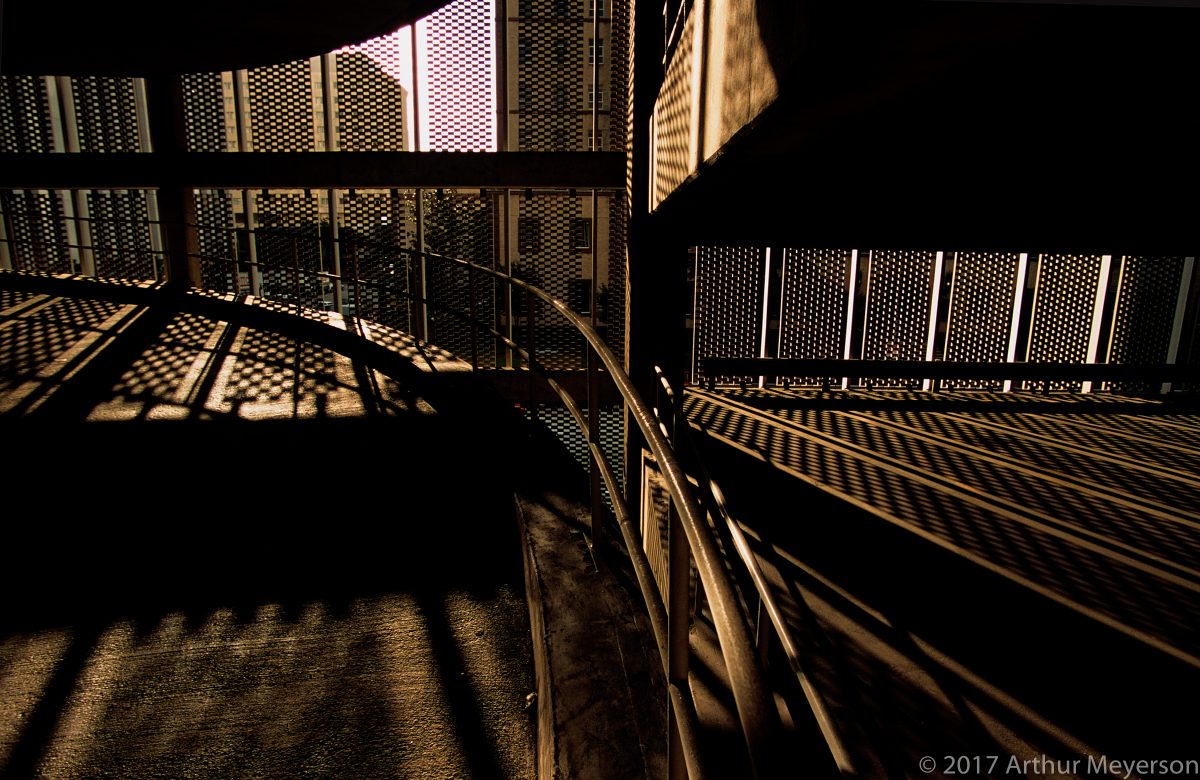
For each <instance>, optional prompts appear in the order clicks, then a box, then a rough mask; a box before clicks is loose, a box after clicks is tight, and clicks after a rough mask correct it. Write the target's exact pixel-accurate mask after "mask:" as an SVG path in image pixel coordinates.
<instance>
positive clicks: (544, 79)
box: [516, 8, 607, 152]
mask: <svg viewBox="0 0 1200 780" xmlns="http://www.w3.org/2000/svg"><path fill="white" fill-rule="evenodd" d="M516 27H517V41H518V50H519V51H520V50H524V52H525V56H524V57H523V58H522V57H521V56H520V54H518V57H517V91H518V96H519V94H520V93H521V92H522V91H524V92H525V93H526V94H527V96H528V97H527V100H528V103H527V105H528V108H524V109H521V108H520V107H519V105H518V108H519V110H518V115H517V139H516V140H517V148H518V149H519V150H520V151H535V152H570V151H586V150H587V142H586V140H585V139H586V134H585V133H584V127H585V125H586V126H587V127H591V114H590V113H587V112H584V111H583V110H582V109H583V107H584V106H585V105H586V103H585V102H584V101H585V100H586V99H587V98H586V90H587V86H586V85H587V84H588V83H590V81H589V75H588V73H589V68H590V66H589V65H587V64H586V63H587V60H586V54H587V35H586V34H585V32H584V31H585V29H587V30H590V29H591V25H590V24H585V21H584V20H583V19H582V18H580V19H567V18H549V17H545V16H542V15H540V14H538V9H536V8H535V9H534V15H531V16H529V17H526V18H522V19H521V20H520V21H519V22H518V23H517V25H516ZM606 55H607V52H606ZM606 60H607V56H606ZM606 97H607V96H606Z"/></svg>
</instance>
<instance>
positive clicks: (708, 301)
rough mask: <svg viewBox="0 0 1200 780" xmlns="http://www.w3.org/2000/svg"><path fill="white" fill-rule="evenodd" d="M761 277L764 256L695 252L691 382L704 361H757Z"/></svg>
mask: <svg viewBox="0 0 1200 780" xmlns="http://www.w3.org/2000/svg"><path fill="white" fill-rule="evenodd" d="M765 271H766V253H765V252H764V251H763V250H762V249H746V248H730V247H699V248H698V249H697V250H696V309H695V322H696V331H695V353H694V359H695V366H694V374H693V375H694V376H706V375H704V360H705V358H710V357H758V355H759V351H760V346H761V339H762V316H763V305H762V304H763V277H764V273H765ZM712 378H713V379H715V380H717V381H726V380H729V379H735V377H712Z"/></svg>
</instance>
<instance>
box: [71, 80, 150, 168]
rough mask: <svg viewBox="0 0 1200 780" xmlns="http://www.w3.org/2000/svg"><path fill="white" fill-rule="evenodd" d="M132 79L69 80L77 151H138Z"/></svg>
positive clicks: (136, 119)
mask: <svg viewBox="0 0 1200 780" xmlns="http://www.w3.org/2000/svg"><path fill="white" fill-rule="evenodd" d="M134 81H135V80H134V79H131V78H112V77H107V76H81V77H76V78H72V79H71V95H72V98H73V99H74V102H75V125H76V129H77V130H78V133H79V151H81V152H137V151H141V136H140V134H139V132H138V106H137V98H136V96H135V94H134V88H135V87H134Z"/></svg>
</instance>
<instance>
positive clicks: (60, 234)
mask: <svg viewBox="0 0 1200 780" xmlns="http://www.w3.org/2000/svg"><path fill="white" fill-rule="evenodd" d="M63 205H64V202H63V200H62V196H61V193H59V192H53V191H48V190H13V191H9V192H2V193H0V211H2V212H3V214H0V218H3V220H4V229H5V235H6V237H7V238H8V244H7V246H6V247H5V250H6V251H7V252H8V257H9V259H10V262H11V263H12V267H13V269H14V270H17V271H32V272H36V273H51V274H67V273H75V272H76V271H77V268H76V266H75V264H74V263H72V251H71V249H70V248H69V244H70V243H72V242H71V241H70V237H69V235H68V233H67V223H66V222H65V220H64V216H65V215H64V208H63Z"/></svg>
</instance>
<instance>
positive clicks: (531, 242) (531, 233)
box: [517, 217, 542, 252]
mask: <svg viewBox="0 0 1200 780" xmlns="http://www.w3.org/2000/svg"><path fill="white" fill-rule="evenodd" d="M517 243H518V245H519V247H520V250H521V251H522V252H539V251H541V249H542V221H541V220H540V219H538V218H537V217H521V218H520V220H519V221H518V222H517Z"/></svg>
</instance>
